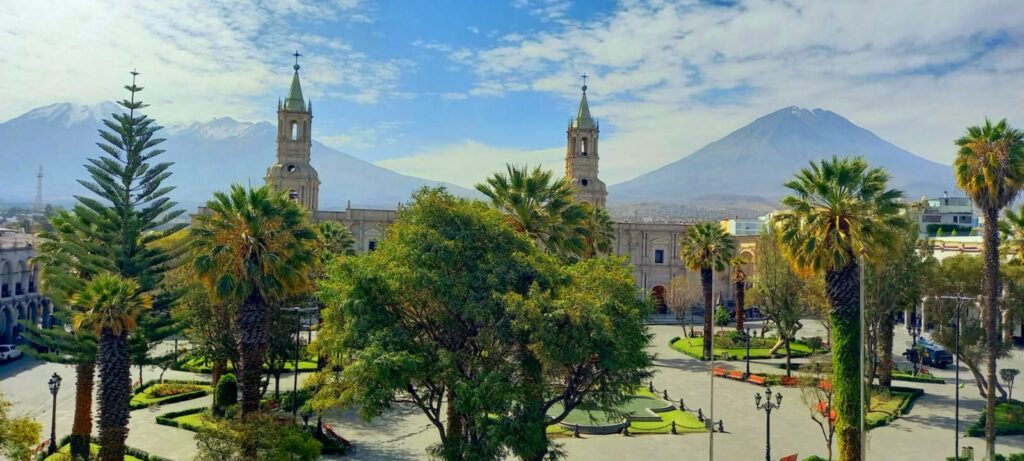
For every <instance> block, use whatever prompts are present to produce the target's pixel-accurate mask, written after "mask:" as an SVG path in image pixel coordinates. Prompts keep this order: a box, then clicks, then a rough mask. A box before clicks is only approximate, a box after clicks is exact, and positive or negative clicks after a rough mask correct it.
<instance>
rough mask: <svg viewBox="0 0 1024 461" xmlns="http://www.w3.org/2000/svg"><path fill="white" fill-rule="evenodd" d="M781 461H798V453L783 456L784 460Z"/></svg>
mask: <svg viewBox="0 0 1024 461" xmlns="http://www.w3.org/2000/svg"><path fill="white" fill-rule="evenodd" d="M779 461H796V453H794V454H792V455H789V456H783V457H782V458H779Z"/></svg>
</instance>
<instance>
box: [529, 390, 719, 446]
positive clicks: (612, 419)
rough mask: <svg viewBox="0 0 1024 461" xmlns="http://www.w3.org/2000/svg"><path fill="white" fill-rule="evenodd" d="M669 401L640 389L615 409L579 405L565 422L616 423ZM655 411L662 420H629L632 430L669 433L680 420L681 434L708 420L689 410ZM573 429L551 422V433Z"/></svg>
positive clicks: (678, 429) (699, 429)
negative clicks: (607, 411) (627, 416)
mask: <svg viewBox="0 0 1024 461" xmlns="http://www.w3.org/2000/svg"><path fill="white" fill-rule="evenodd" d="M668 405H669V403H668V402H666V401H664V400H663V399H662V398H661V397H659V396H657V395H655V394H653V393H651V392H650V391H648V390H647V389H639V390H637V391H636V393H635V394H633V395H630V396H628V397H627V400H626V401H625V402H623V403H622V404H621V405H619V406H618V407H616V408H615V412H614V413H606V412H605V411H604V410H603V409H600V408H597V407H595V406H579V407H576V409H574V410H573V411H572V412H571V413H569V415H568V416H566V417H565V419H564V420H563V422H564V423H567V424H580V425H605V424H616V423H619V422H621V421H622V419H623V417H624V416H625V415H635V416H640V415H644V416H648V415H649V413H648V412H647V409H649V408H663V407H666V406H668ZM558 412H561V407H558V406H556V408H552V413H558ZM655 414H656V415H658V416H660V417H661V421H631V422H630V424H629V429H630V431H636V432H638V433H644V434H669V433H671V432H672V422H675V423H676V432H678V433H681V434H682V433H693V432H704V431H705V429H704V424H703V423H701V422H700V421H699V420H697V417H696V416H694V415H693V414H691V413H689V412H685V411H681V410H670V411H666V412H663V413H655ZM572 432H573V431H572V429H569V428H564V427H561V426H559V425H557V424H553V425H551V426H548V434H551V435H568V436H571V435H572Z"/></svg>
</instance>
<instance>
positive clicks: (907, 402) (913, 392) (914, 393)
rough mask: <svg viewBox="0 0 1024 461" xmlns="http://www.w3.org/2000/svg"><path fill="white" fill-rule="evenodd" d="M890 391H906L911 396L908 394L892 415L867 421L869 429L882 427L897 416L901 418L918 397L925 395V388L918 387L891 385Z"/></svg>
mask: <svg viewBox="0 0 1024 461" xmlns="http://www.w3.org/2000/svg"><path fill="white" fill-rule="evenodd" d="M889 391H890V392H905V393H909V394H910V396H908V397H907V398H906V399H904V400H903V401H902V402H900V405H899V406H898V407H896V411H894V412H893V413H892V414H891V415H888V416H886V417H885V418H882V419H879V420H875V421H872V422H869V423H868V422H866V421H865V422H866V423H867V427H868V429H874V428H876V427H882V426H885V425H888V424H889V423H891V422H893V421H895V420H896V418H899V417H900V416H902V415H905V414H906V413H907V412H908V411H910V408H911V407H913V405H914V401H915V400H917V398H918V397H920V396H922V395H924V389H918V388H916V387H898V386H890V387H889Z"/></svg>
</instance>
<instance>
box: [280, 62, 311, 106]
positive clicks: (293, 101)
mask: <svg viewBox="0 0 1024 461" xmlns="http://www.w3.org/2000/svg"><path fill="white" fill-rule="evenodd" d="M292 56H295V65H294V66H292V68H293V69H295V74H293V75H292V86H291V88H290V89H289V90H288V97H287V98H285V100H284V108H285V110H296V111H305V110H306V101H305V99H303V97H302V85H301V84H300V83H299V67H300V66H299V57H300V56H302V55H301V54H299V51H298V50H295V53H294V54H292Z"/></svg>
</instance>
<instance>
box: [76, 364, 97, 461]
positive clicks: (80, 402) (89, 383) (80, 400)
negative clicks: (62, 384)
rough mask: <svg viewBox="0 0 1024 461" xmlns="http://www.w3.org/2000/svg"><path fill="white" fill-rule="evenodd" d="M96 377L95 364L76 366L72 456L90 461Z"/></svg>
mask: <svg viewBox="0 0 1024 461" xmlns="http://www.w3.org/2000/svg"><path fill="white" fill-rule="evenodd" d="M95 377H96V364H95V363H93V362H89V363H80V364H78V365H75V421H74V423H73V424H72V425H71V456H72V457H73V458H75V459H83V460H87V459H89V438H90V437H91V436H92V390H93V384H94V382H95V379H94V378H95Z"/></svg>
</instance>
